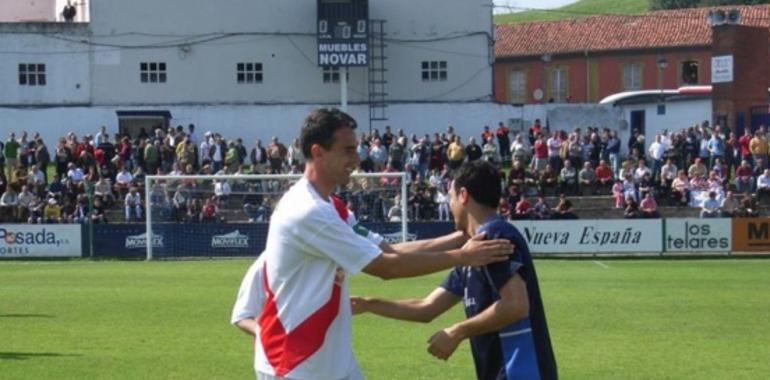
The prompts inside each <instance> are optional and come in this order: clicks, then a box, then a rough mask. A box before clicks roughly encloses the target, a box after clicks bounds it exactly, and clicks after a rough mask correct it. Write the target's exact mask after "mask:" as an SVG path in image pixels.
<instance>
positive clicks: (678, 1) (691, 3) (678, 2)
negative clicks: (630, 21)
mask: <svg viewBox="0 0 770 380" xmlns="http://www.w3.org/2000/svg"><path fill="white" fill-rule="evenodd" d="M699 5H700V0H650V10H651V11H657V10H661V9H681V8H695V7H697V6H699Z"/></svg>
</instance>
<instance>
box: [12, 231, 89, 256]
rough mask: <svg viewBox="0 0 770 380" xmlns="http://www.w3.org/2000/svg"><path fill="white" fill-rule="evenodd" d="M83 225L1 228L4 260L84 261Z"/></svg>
mask: <svg viewBox="0 0 770 380" xmlns="http://www.w3.org/2000/svg"><path fill="white" fill-rule="evenodd" d="M82 250H83V246H82V239H81V226H80V225H79V224H63V225H62V224H0V258H4V257H8V258H10V257H14V258H18V257H80V256H82Z"/></svg>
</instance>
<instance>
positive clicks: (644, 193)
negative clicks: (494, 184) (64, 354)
mask: <svg viewBox="0 0 770 380" xmlns="http://www.w3.org/2000/svg"><path fill="white" fill-rule="evenodd" d="M767 134H768V131H767V128H766V127H765V126H761V127H759V129H757V130H756V131H755V132H753V133H752V132H751V131H748V130H747V131H746V132H745V133H744V135H743V136H741V137H740V138H738V137H736V136H735V134H734V132H732V131H730V130H727V129H723V128H721V127H720V126H719V125H716V126H714V128H711V127H710V126H709V125H708V123H706V122H704V123H702V124H697V125H694V126H692V127H689V128H685V129H682V130H680V131H677V132H668V131H665V130H664V131H663V132H662V133H660V134H657V135H655V136H654V137H653V140H652V142H651V143H650V144H649V145H647V144H646V141H645V136H644V135H643V134H641V133H639V131H636V130H635V131H632V133H631V136H630V138H629V139H628V140H627V141H626V142H625V149H621V146H622V145H623V144H624V142H622V141H620V139H619V138H618V135H617V132H616V131H613V130H610V129H608V128H604V129H599V128H591V127H588V128H585V129H583V128H575V129H574V130H572V131H570V132H568V131H562V130H554V131H551V130H550V129H549V128H548V127H547V126H544V125H542V124H541V123H540V121H539V120H537V121H535V123H534V124H533V125H532V126H531V127H530V128H529V129H528V130H527V131H523V132H521V133H515V134H512V133H511V131H510V130H509V129H508V127H507V126H506V125H504V124H503V123H500V124H499V125H498V126H497V128H496V129H494V130H493V129H491V128H489V127H488V126H485V127H483V128H482V129H481V131H480V134H479V135H477V136H468V137H467V138H466V139H463V138H462V137H461V136H459V135H458V134H457V133H456V132H455V131H454V128H453V127H451V126H450V127H448V128H447V129H446V131H445V132H436V133H434V134H433V135H432V136H431V135H424V136H417V135H414V134H412V135H407V134H406V133H405V132H404V130H402V129H399V130H397V131H395V132H394V131H392V130H391V127H390V126H388V127H385V129H384V131H383V132H382V133H380V131H379V130H377V129H374V130H373V131H372V133H368V132H361V133H360V139H359V144H358V146H357V153H358V155H359V158H360V160H361V164H360V166H359V168H358V169H357V172H360V173H366V172H400V171H406V172H407V173H409V175H408V176H407V181H408V183H407V186H408V199H407V202H406V203H407V214H408V218H409V219H410V220H415V221H422V220H442V221H446V220H449V219H450V218H451V213H450V212H449V195H448V193H449V184H450V183H451V179H452V173H453V171H454V170H455V169H456V168H458V167H459V166H460V165H461V164H462V163H463V162H466V161H473V160H486V161H489V162H492V163H494V164H496V165H498V166H499V167H500V169H501V176H502V178H503V180H502V181H501V189H502V192H503V196H502V197H501V199H500V206H499V211H500V213H501V214H502V215H504V216H506V217H509V218H511V219H573V218H576V217H577V216H576V214H575V213H574V211H573V207H572V202H571V201H570V200H569V199H568V197H576V196H585V195H596V194H600V195H608V196H609V195H611V196H612V198H613V199H614V205H615V207H616V208H618V209H621V210H622V213H623V215H624V216H625V217H627V218H642V217H653V218H654V217H660V213H659V211H658V205H659V204H665V205H670V206H690V207H697V208H700V209H701V216H702V217H717V216H720V217H722V216H724V217H733V216H752V215H756V213H757V211H756V210H757V203H758V201H761V200H764V199H765V198H766V197H767V195H768V194H770V168H768V167H767V162H768V151H769V150H770V146H769V145H768V140H767V137H766V135H767ZM477 141H478V142H477ZM0 145H1V146H0V169H1V170H0V221H6V222H8V221H10V222H28V223H79V222H84V221H86V220H88V219H89V216H90V217H91V218H92V219H93V220H94V222H107V220H108V219H109V218H108V212H107V211H108V210H110V209H115V208H121V209H122V211H123V212H122V215H121V216H122V218H121V219H122V220H123V221H125V222H130V221H142V220H143V218H144V213H145V212H146V210H144V199H143V198H144V194H145V189H144V179H145V174H146V173H151V174H157V175H197V174H204V175H217V174H236V175H238V174H282V173H294V174H299V173H301V172H302V170H303V161H304V157H303V156H302V153H301V149H300V147H299V141H298V140H297V139H295V140H294V141H293V142H292V143H291V144H289V145H288V146H287V145H284V143H283V142H281V141H279V139H278V138H276V137H273V138H272V139H270V142H269V143H268V144H266V145H264V146H263V143H262V141H261V140H256V141H255V142H254V143H253V145H251V146H250V148H248V147H247V146H246V144H245V143H244V142H243V141H242V140H241V139H240V138H236V139H232V140H226V139H225V137H224V136H222V135H220V134H219V133H212V132H206V133H204V134H203V135H202V136H199V135H198V132H196V130H195V126H194V125H193V124H190V125H189V126H187V128H184V127H183V126H178V127H176V128H173V127H171V128H161V127H156V128H153V129H152V130H150V131H144V130H142V131H141V132H140V133H139V134H138V135H137V136H128V135H119V134H114V135H111V134H110V133H109V132H108V131H107V128H106V127H102V128H101V129H100V130H99V131H98V133H96V134H95V135H85V136H83V137H82V138H80V139H79V138H78V136H76V135H75V134H74V133H70V134H68V135H67V136H65V137H62V138H61V139H60V140H59V141H57V142H56V145H55V147H54V148H53V149H51V150H49V148H48V146H47V145H46V144H45V142H44V141H43V140H42V138H41V137H40V135H39V134H37V133H36V134H34V135H32V136H31V137H30V136H29V135H28V134H27V132H21V133H20V135H19V136H17V135H16V134H15V133H13V132H11V133H10V135H9V137H8V139H7V140H6V141H5V142H0ZM621 151H627V152H628V153H627V154H626V155H625V156H623V155H621ZM49 168H50V170H49ZM49 177H50V178H49ZM400 181H401V179H400V178H397V177H382V178H377V177H365V178H364V177H362V178H357V179H355V180H354V181H351V183H350V184H349V185H348V186H347V188H345V189H340V196H341V197H343V198H344V199H345V200H346V201H347V202H348V206H349V208H351V210H353V211H354V212H355V213H356V214H357V215H358V216H359V217H360V218H361V219H362V220H368V221H397V220H399V219H400V218H401V207H402V204H401V200H400V198H399V194H400ZM288 185H289V183H288V182H286V181H277V180H272V181H267V180H266V181H232V180H228V181H225V180H209V181H202V180H179V179H173V180H172V179H170V180H168V181H157V182H155V185H154V186H153V188H152V189H150V192H149V194H150V197H151V199H150V200H151V204H152V205H153V207H152V211H151V212H153V217H158V218H160V219H161V220H165V221H172V220H173V221H179V222H188V223H207V222H216V221H222V220H224V219H225V218H226V216H225V215H224V213H223V212H222V211H223V209H230V208H233V207H237V208H238V209H239V210H240V211H241V212H242V213H243V214H242V215H245V219H247V220H249V221H250V222H266V221H267V220H268V218H269V215H270V212H271V209H272V206H273V204H274V202H275V200H276V199H277V198H278V197H279V196H280V194H281V192H282V191H284V190H285V189H286V187H287V186H288ZM89 195H92V196H89ZM548 196H554V197H555V196H559V198H558V199H559V200H558V203H557V204H556V205H554V206H551V205H548V203H547V197H548ZM535 198H536V201H535V203H534V204H532V203H531V202H532V201H531V199H535ZM235 219H237V217H236V218H235ZM115 221H120V220H115ZM113 222H114V221H113Z"/></svg>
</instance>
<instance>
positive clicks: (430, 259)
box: [363, 234, 514, 280]
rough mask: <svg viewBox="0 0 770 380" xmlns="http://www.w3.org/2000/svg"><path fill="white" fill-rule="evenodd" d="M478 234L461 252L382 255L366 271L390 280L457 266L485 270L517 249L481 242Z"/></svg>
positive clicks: (505, 242) (506, 243) (504, 242)
mask: <svg viewBox="0 0 770 380" xmlns="http://www.w3.org/2000/svg"><path fill="white" fill-rule="evenodd" d="M483 238H484V235H483V234H479V235H477V236H475V237H473V239H471V240H468V242H467V243H465V245H463V247H462V248H459V249H453V250H449V251H438V252H420V253H419V254H403V253H389V252H381V253H380V254H379V255H378V256H377V257H376V258H374V259H373V260H372V261H370V262H369V264H367V265H366V266H365V267H364V268H363V271H364V272H365V273H367V274H370V275H372V276H376V277H379V278H382V279H383V280H389V279H394V278H404V277H415V276H422V275H426V274H429V273H435V272H439V271H442V270H445V269H449V268H452V267H455V266H463V265H467V266H483V265H487V264H491V263H495V262H500V261H505V260H507V259H508V255H509V254H510V253H511V252H513V249H514V246H513V244H511V242H510V241H509V240H507V239H496V240H482V239H483Z"/></svg>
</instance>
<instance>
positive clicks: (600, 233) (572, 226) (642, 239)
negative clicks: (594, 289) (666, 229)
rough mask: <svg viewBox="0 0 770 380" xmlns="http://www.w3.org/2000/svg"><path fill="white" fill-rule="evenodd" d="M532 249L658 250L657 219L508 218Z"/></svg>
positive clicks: (658, 222)
mask: <svg viewBox="0 0 770 380" xmlns="http://www.w3.org/2000/svg"><path fill="white" fill-rule="evenodd" d="M511 223H512V224H513V225H514V226H515V227H516V228H517V229H518V230H519V231H520V232H521V234H522V235H524V238H525V239H526V240H527V244H528V245H529V251H530V252H532V253H582V254H585V253H621V252H661V250H662V248H663V246H662V244H661V242H662V240H663V233H662V222H661V220H660V219H638V220H627V219H622V220H617V219H616V220H569V221H566V220H544V221H529V220H526V221H525V220H522V221H518V220H517V221H512V222H511Z"/></svg>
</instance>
